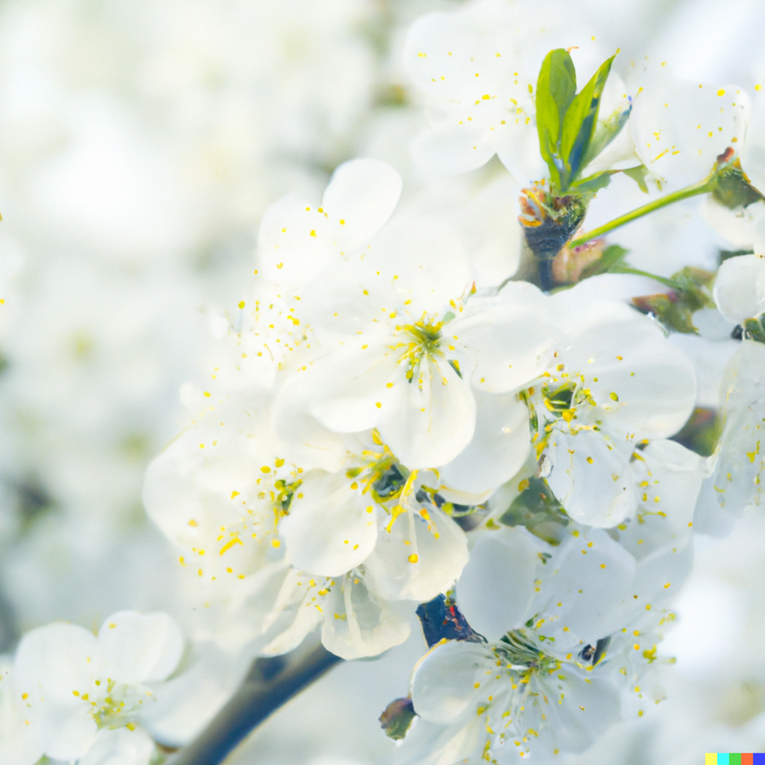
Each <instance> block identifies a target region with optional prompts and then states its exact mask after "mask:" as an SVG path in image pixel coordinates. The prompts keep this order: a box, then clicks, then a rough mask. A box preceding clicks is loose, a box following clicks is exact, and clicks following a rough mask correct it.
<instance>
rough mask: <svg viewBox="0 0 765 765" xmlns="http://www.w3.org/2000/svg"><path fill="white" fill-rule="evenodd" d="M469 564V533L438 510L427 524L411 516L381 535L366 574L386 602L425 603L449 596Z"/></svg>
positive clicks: (413, 515)
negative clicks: (387, 600) (399, 600)
mask: <svg viewBox="0 0 765 765" xmlns="http://www.w3.org/2000/svg"><path fill="white" fill-rule="evenodd" d="M467 561H468V549H467V539H466V538H465V532H464V531H462V529H461V528H460V527H459V526H458V525H457V524H456V523H455V522H454V521H453V520H452V519H451V518H449V516H447V515H446V514H444V513H442V512H441V511H440V510H435V509H434V510H432V511H431V514H430V517H429V518H428V520H425V519H424V518H422V517H421V516H419V515H416V514H415V513H414V512H413V511H412V510H408V511H406V512H404V513H403V514H402V515H400V516H399V517H398V518H397V519H396V520H395V521H394V522H393V524H392V525H391V526H390V531H388V530H381V531H380V532H379V536H378V540H377V546H376V547H375V550H374V552H373V553H372V554H371V555H370V556H369V558H367V560H366V561H365V563H364V568H365V570H366V579H367V584H368V586H369V587H370V589H372V590H373V591H374V592H376V593H378V594H379V595H381V596H382V597H384V598H388V599H389V600H398V599H407V600H417V601H420V602H424V601H427V600H431V599H432V598H434V597H435V596H436V595H438V594H439V593H441V592H446V590H448V589H449V588H450V587H451V586H452V585H453V584H454V582H455V581H456V579H457V578H458V577H459V576H460V574H461V573H462V569H463V568H464V567H465V564H466V563H467Z"/></svg>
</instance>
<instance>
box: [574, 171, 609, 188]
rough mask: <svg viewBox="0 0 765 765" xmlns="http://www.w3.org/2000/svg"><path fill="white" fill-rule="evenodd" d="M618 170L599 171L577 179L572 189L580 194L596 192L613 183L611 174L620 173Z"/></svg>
mask: <svg viewBox="0 0 765 765" xmlns="http://www.w3.org/2000/svg"><path fill="white" fill-rule="evenodd" d="M618 172H619V171H618V170H602V171H601V172H599V173H593V174H592V175H588V176H587V177H586V178H582V180H580V181H575V182H574V183H573V184H572V185H571V189H572V190H573V191H576V192H577V193H579V194H594V193H595V192H596V191H600V190H601V189H604V188H605V187H606V186H608V184H609V183H611V176H612V175H614V174H615V173H618Z"/></svg>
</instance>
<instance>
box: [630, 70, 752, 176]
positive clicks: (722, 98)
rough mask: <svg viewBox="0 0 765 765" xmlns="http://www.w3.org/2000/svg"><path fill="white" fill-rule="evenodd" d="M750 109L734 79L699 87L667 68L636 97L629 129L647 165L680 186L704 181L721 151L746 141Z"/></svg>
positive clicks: (746, 98)
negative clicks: (674, 77)
mask: <svg viewBox="0 0 765 765" xmlns="http://www.w3.org/2000/svg"><path fill="white" fill-rule="evenodd" d="M749 109H750V103H749V97H748V96H747V95H746V93H744V92H743V91H742V90H741V89H740V88H738V87H737V86H735V85H725V86H722V87H719V86H717V87H714V86H711V85H709V84H705V85H704V86H703V87H699V83H697V82H686V81H682V80H673V79H671V78H670V77H669V76H668V74H667V72H666V71H665V70H662V71H661V77H660V78H656V79H655V80H654V81H653V82H651V83H647V84H646V86H645V88H643V89H642V92H641V93H640V94H639V95H638V96H637V97H636V98H635V101H634V104H633V108H632V114H631V116H630V120H629V129H630V130H631V132H632V137H633V140H634V142H635V149H636V151H637V153H638V155H639V156H640V158H641V159H642V161H643V163H644V164H645V165H646V167H648V169H649V170H650V171H651V172H652V173H655V174H656V175H658V176H659V177H664V178H666V179H667V180H668V182H669V184H670V186H671V187H672V188H679V187H681V186H686V185H688V184H691V183H696V182H698V181H702V180H703V179H704V178H705V177H706V176H707V175H708V174H709V173H710V172H711V171H712V168H713V166H714V164H715V161H716V159H717V156H718V155H719V154H722V153H723V152H724V151H725V149H726V148H727V147H729V146H733V147H735V146H736V142H740V141H742V139H743V138H744V135H745V132H746V126H747V123H748V118H749ZM734 139H735V140H734Z"/></svg>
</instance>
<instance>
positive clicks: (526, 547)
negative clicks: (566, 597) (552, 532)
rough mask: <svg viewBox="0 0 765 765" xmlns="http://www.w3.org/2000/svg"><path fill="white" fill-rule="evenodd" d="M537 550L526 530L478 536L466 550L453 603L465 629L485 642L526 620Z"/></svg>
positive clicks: (536, 540) (532, 586) (537, 560)
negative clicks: (463, 568) (466, 558)
mask: <svg viewBox="0 0 765 765" xmlns="http://www.w3.org/2000/svg"><path fill="white" fill-rule="evenodd" d="M541 547H542V545H541V542H540V541H539V540H538V539H536V538H535V537H532V535H531V534H529V533H528V532H527V531H526V529H523V528H512V529H502V530H501V531H493V532H485V533H483V534H481V536H480V537H479V538H478V540H477V541H476V543H475V545H474V546H473V548H472V550H471V551H470V561H469V562H468V564H467V566H465V570H464V571H463V572H462V576H461V577H460V580H459V582H458V583H457V600H458V603H459V607H460V610H461V611H462V613H463V614H464V616H465V618H466V619H467V621H468V624H470V626H471V627H472V628H473V629H474V630H475V631H476V632H478V633H479V634H481V635H483V636H484V637H485V638H486V639H487V640H489V642H493V641H496V640H499V639H500V638H501V637H502V636H503V635H504V634H505V633H506V632H508V631H510V630H512V629H516V628H518V627H521V626H523V624H524V622H525V621H526V620H527V619H528V618H529V616H530V614H529V607H530V605H531V601H532V600H533V598H534V579H535V578H536V577H535V572H536V568H537V564H538V563H539V551H540V549H541Z"/></svg>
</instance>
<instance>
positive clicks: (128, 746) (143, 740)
mask: <svg viewBox="0 0 765 765" xmlns="http://www.w3.org/2000/svg"><path fill="white" fill-rule="evenodd" d="M153 754H154V742H153V741H152V740H151V738H150V737H149V735H148V734H147V733H146V732H145V731H143V730H141V729H140V728H136V730H128V729H127V728H117V729H116V730H100V731H98V735H97V736H96V740H95V743H94V744H93V746H92V747H91V749H90V751H89V752H88V753H87V755H85V757H83V758H82V759H81V760H79V762H78V765H148V763H149V761H150V760H151V758H152V755H153Z"/></svg>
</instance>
